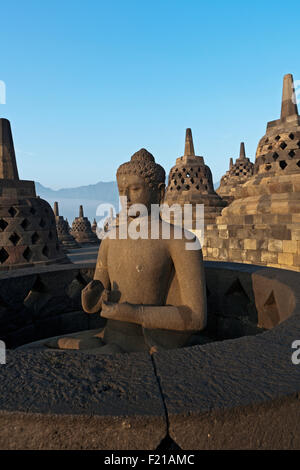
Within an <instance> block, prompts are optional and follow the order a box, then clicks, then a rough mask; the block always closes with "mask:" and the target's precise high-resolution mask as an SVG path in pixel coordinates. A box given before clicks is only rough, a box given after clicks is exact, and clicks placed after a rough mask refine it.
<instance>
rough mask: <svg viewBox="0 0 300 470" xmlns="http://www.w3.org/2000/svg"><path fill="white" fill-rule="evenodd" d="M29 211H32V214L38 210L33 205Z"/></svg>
mask: <svg viewBox="0 0 300 470" xmlns="http://www.w3.org/2000/svg"><path fill="white" fill-rule="evenodd" d="M29 212H30V214H33V215H34V214H35V213H36V210H35V209H34V207H31V208H30V211H29Z"/></svg>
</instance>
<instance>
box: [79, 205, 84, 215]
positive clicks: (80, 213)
mask: <svg viewBox="0 0 300 470" xmlns="http://www.w3.org/2000/svg"><path fill="white" fill-rule="evenodd" d="M79 217H83V207H82V206H79Z"/></svg>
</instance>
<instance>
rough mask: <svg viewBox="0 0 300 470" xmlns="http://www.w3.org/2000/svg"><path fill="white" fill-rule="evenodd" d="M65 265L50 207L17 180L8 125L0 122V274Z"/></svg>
mask: <svg viewBox="0 0 300 470" xmlns="http://www.w3.org/2000/svg"><path fill="white" fill-rule="evenodd" d="M69 262H70V261H69V260H68V258H67V257H66V256H65V254H64V253H63V250H62V248H61V246H60V243H59V241H58V237H57V231H56V224H55V217H54V214H53V211H52V208H51V206H50V205H49V204H48V202H46V201H44V200H43V199H41V198H40V197H38V196H36V192H35V185H34V182H33V181H24V180H20V179H19V175H18V169H17V163H16V157H15V151H14V144H13V138H12V133H11V127H10V122H9V121H8V120H7V119H0V270H7V269H15V268H26V267H32V266H39V265H48V264H53V263H69Z"/></svg>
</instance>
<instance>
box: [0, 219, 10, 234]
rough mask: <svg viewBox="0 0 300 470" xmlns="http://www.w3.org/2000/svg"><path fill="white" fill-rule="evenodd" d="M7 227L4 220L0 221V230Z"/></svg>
mask: <svg viewBox="0 0 300 470" xmlns="http://www.w3.org/2000/svg"><path fill="white" fill-rule="evenodd" d="M7 226H8V223H7V222H6V221H5V220H4V219H0V230H1V231H3V230H5V229H6V227H7Z"/></svg>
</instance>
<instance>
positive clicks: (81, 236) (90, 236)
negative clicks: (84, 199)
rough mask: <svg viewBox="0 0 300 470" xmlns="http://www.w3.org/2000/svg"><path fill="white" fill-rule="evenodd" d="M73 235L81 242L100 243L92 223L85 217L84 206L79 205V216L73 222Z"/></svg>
mask: <svg viewBox="0 0 300 470" xmlns="http://www.w3.org/2000/svg"><path fill="white" fill-rule="evenodd" d="M71 235H73V237H74V238H75V240H76V241H77V242H78V243H79V244H82V243H99V242H100V241H99V239H98V237H97V235H96V234H95V233H94V232H93V231H92V227H91V223H90V221H89V219H88V218H87V217H84V214H83V207H82V206H80V207H79V217H76V218H75V219H74V221H73V224H72V231H71Z"/></svg>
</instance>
